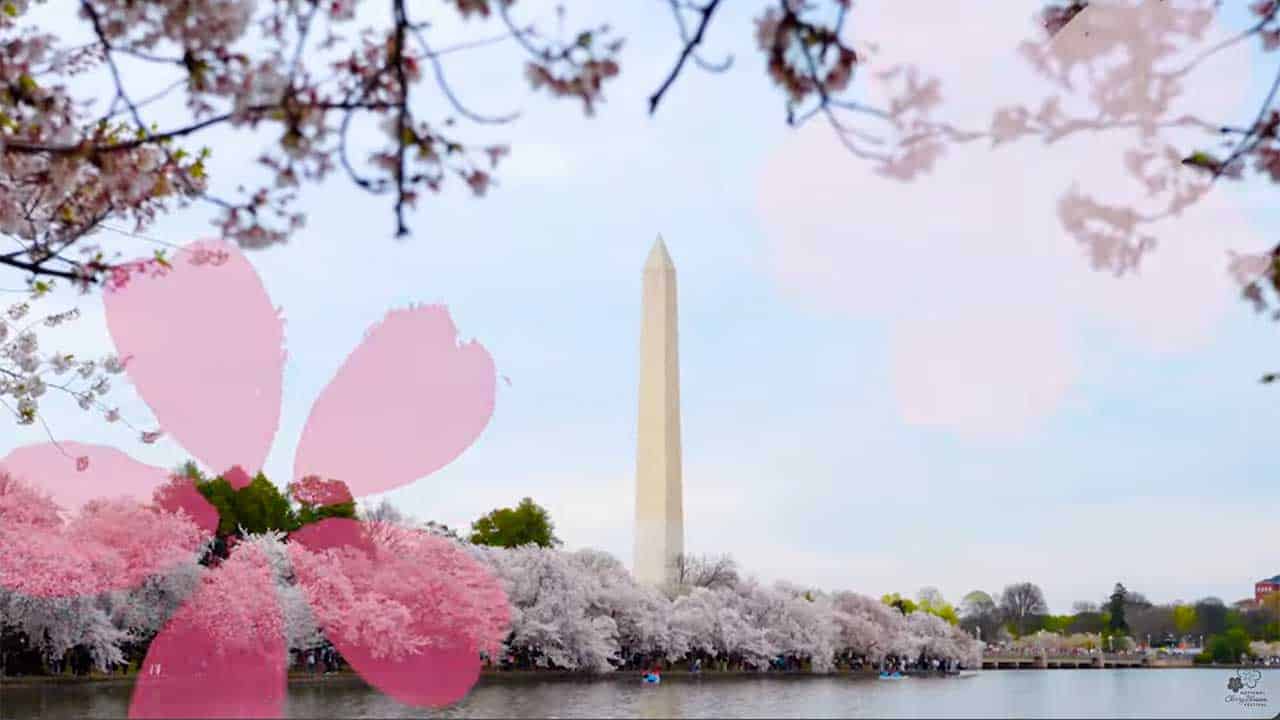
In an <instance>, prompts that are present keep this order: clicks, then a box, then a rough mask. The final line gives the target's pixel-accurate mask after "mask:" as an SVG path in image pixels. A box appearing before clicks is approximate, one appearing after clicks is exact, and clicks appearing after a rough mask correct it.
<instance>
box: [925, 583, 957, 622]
mask: <svg viewBox="0 0 1280 720" xmlns="http://www.w3.org/2000/svg"><path fill="white" fill-rule="evenodd" d="M916 600H917V601H918V607H919V609H920V610H923V611H924V612H927V613H929V614H930V615H937V616H938V617H940V618H942V619H943V620H946V621H947V622H948V623H951V624H952V625H958V624H959V623H960V616H959V615H958V614H956V609H955V607H954V606H952V605H951V603H949V602H947V601H946V600H945V599H943V597H942V593H941V592H940V591H939V590H938V589H937V588H934V587H927V588H922V589H921V590H920V592H919V593H917V594H916Z"/></svg>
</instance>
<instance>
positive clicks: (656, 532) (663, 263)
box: [633, 235, 684, 585]
mask: <svg viewBox="0 0 1280 720" xmlns="http://www.w3.org/2000/svg"><path fill="white" fill-rule="evenodd" d="M641 304H642V305H643V309H642V311H641V313H642V314H641V321H640V414H639V423H638V425H637V428H636V430H637V432H636V434H637V436H638V441H637V443H636V555H635V565H634V568H633V571H634V573H635V577H636V579H637V580H638V581H640V582H642V583H646V584H649V585H662V584H664V583H666V582H668V581H669V580H670V579H671V573H672V571H673V569H674V563H675V559H676V557H677V556H678V555H680V554H681V553H683V552H684V497H683V496H684V487H683V483H682V481H681V478H680V354H679V352H678V349H677V335H678V332H677V327H676V324H677V314H676V267H675V265H673V264H672V263H671V256H670V255H668V254H667V246H666V245H664V244H663V242H662V236H661V235H659V236H658V241H657V242H655V243H654V244H653V249H652V250H650V251H649V259H648V260H646V261H645V264H644V293H643V295H642V298H641Z"/></svg>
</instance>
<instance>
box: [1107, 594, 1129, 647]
mask: <svg viewBox="0 0 1280 720" xmlns="http://www.w3.org/2000/svg"><path fill="white" fill-rule="evenodd" d="M1127 596H1128V591H1127V590H1125V589H1124V585H1123V584H1121V583H1116V587H1115V589H1114V590H1112V591H1111V598H1110V601H1109V602H1108V603H1107V611H1108V614H1110V616H1111V617H1110V619H1109V620H1108V621H1107V629H1108V630H1110V631H1111V634H1113V635H1124V634H1126V633H1128V632H1129V623H1128V622H1126V621H1125V618H1124V605H1125V598H1126V597H1127Z"/></svg>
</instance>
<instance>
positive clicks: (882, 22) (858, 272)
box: [758, 0, 1265, 436]
mask: <svg viewBox="0 0 1280 720" xmlns="http://www.w3.org/2000/svg"><path fill="white" fill-rule="evenodd" d="M1201 4H1202V5H1203V3H1201ZM890 7H891V8H892V9H891V10H883V9H882V11H881V14H879V15H869V16H866V17H864V18H863V19H862V22H861V24H860V25H859V27H860V28H862V32H864V33H868V34H874V36H875V37H876V39H877V42H880V47H879V49H878V51H877V52H876V53H873V54H871V55H870V60H869V61H868V62H867V66H866V67H864V68H863V74H862V75H861V76H860V77H861V78H862V82H863V87H864V88H865V90H866V92H867V94H868V95H869V98H868V101H869V102H870V103H871V104H873V105H875V106H878V107H889V106H890V100H889V98H890V96H891V91H892V89H891V88H890V86H889V85H888V81H887V80H884V79H881V78H879V76H878V75H877V73H878V72H879V71H880V70H883V69H885V68H888V67H892V66H893V65H894V64H895V63H898V62H910V63H913V64H916V65H917V66H918V67H919V69H920V71H921V73H922V74H924V75H937V76H939V77H940V78H941V85H940V88H941V94H942V97H943V102H942V104H941V105H940V107H939V109H938V110H937V111H936V112H935V113H934V119H935V120H946V121H947V122H951V123H954V124H956V125H958V126H960V127H964V128H972V129H974V130H975V131H979V132H985V131H987V130H988V129H989V128H990V127H991V125H990V123H991V122H992V118H993V117H995V116H996V113H997V109H999V108H1004V107H1008V106H1010V105H1012V104H1017V105H1021V106H1024V107H1025V108H1027V109H1028V110H1029V112H1030V113H1031V115H1032V116H1035V115H1036V114H1038V113H1042V112H1045V113H1047V112H1049V111H1046V110H1045V108H1046V107H1047V108H1050V109H1051V110H1052V109H1053V108H1056V112H1060V113H1061V116H1060V117H1059V119H1057V120H1054V119H1052V118H1051V117H1050V116H1049V115H1044V116H1043V117H1041V118H1040V119H1032V120H1028V121H1027V122H1028V125H1027V127H1026V128H1024V132H1021V133H1019V132H1017V131H1014V132H1011V133H1006V134H1007V135H1008V139H1007V140H1005V141H1003V142H1001V143H993V142H991V141H990V140H989V139H982V140H976V141H972V142H967V143H958V144H956V143H953V144H950V145H948V146H947V147H945V148H944V155H943V157H942V158H941V159H940V161H939V162H938V164H937V166H936V167H935V168H933V169H932V171H930V172H928V173H926V174H924V175H923V176H920V177H917V178H916V179H914V180H912V181H910V182H901V181H897V180H892V179H888V178H886V177H883V176H880V175H878V174H876V173H875V172H874V168H873V167H872V165H871V163H870V162H869V161H867V160H864V159H860V158H857V157H854V156H853V155H852V154H851V153H848V152H847V151H845V150H843V148H842V146H841V145H840V144H839V141H838V139H837V138H836V137H835V135H834V133H833V131H832V130H831V128H830V127H828V126H826V125H824V124H821V123H819V122H816V121H815V122H813V123H811V124H810V125H809V126H807V127H806V128H804V129H802V130H801V131H799V132H797V133H795V134H794V135H793V136H792V137H791V138H789V139H788V141H787V142H785V143H784V144H783V145H782V146H781V147H779V148H778V149H777V151H776V152H775V153H774V155H773V157H772V158H771V159H770V161H769V162H768V164H767V166H766V168H765V171H764V174H763V176H762V178H761V182H760V191H759V192H760V194H759V200H758V209H759V213H760V220H761V224H762V226H763V229H764V231H765V234H766V238H767V242H768V252H769V255H770V261H771V263H772V269H773V273H774V276H775V278H776V280H777V281H778V283H779V284H780V285H781V287H782V288H783V289H784V290H786V291H788V292H790V293H792V294H794V295H797V296H799V297H803V298H807V299H808V300H810V301H812V302H815V303H817V304H819V305H821V306H822V307H824V308H832V309H836V310H839V311H842V312H844V313H846V314H847V315H849V316H850V317H851V318H853V319H855V320H859V321H865V320H866V319H868V318H876V319H882V320H885V321H887V322H888V323H889V324H890V338H891V339H890V342H889V344H890V347H889V353H890V356H891V358H892V361H893V369H892V371H891V373H892V383H893V386H894V389H895V397H896V398H897V402H898V407H899V412H900V415H901V417H902V419H903V420H904V421H905V422H907V423H910V424H914V425H926V426H939V427H945V428H949V429H952V430H955V431H957V432H959V433H961V434H965V435H995V436H1012V435H1017V434H1019V433H1022V432H1024V431H1026V430H1028V429H1029V428H1032V427H1034V426H1035V424H1036V423H1038V422H1040V421H1042V420H1044V419H1045V418H1048V417H1050V416H1051V415H1052V414H1053V413H1054V412H1055V410H1056V409H1058V408H1059V407H1060V405H1061V404H1062V403H1063V402H1064V401H1065V400H1066V399H1067V398H1069V397H1070V394H1071V392H1072V388H1073V387H1074V386H1075V385H1076V383H1077V381H1079V380H1081V379H1083V375H1082V373H1083V372H1084V368H1082V362H1081V361H1080V359H1079V358H1078V357H1077V355H1078V348H1079V347H1080V345H1081V343H1082V342H1084V339H1085V334H1086V333H1088V332H1093V331H1098V330H1101V331H1102V332H1104V333H1108V334H1109V336H1111V337H1114V338H1115V340H1116V347H1117V348H1119V349H1124V348H1133V349H1140V350H1154V351H1161V352H1181V351H1186V350H1190V349H1193V348H1195V347H1197V346H1199V345H1202V344H1204V343H1205V342H1207V341H1208V340H1209V339H1210V338H1212V336H1213V333H1214V331H1215V328H1216V325H1217V324H1218V322H1219V320H1220V319H1221V318H1222V316H1223V314H1224V313H1226V312H1228V311H1229V309H1234V307H1235V306H1236V305H1238V302H1237V300H1236V297H1237V295H1236V291H1235V289H1234V288H1233V287H1232V285H1231V281H1230V279H1229V278H1228V276H1227V273H1226V257H1227V256H1226V251H1227V249H1229V248H1236V249H1256V248H1259V247H1261V246H1262V245H1263V244H1265V243H1264V241H1263V240H1262V239H1261V238H1260V237H1259V235H1258V234H1257V233H1256V232H1255V231H1254V230H1253V229H1252V228H1251V226H1250V225H1249V222H1248V219H1247V217H1246V213H1245V209H1244V208H1243V207H1242V206H1241V205H1240V203H1239V202H1238V198H1237V197H1236V196H1235V195H1233V194H1230V193H1223V192H1218V191H1211V192H1209V193H1208V194H1203V188H1204V179H1203V176H1199V175H1195V174H1194V173H1195V171H1194V170H1191V169H1189V168H1185V167H1182V166H1181V165H1180V164H1179V160H1180V158H1181V157H1182V156H1183V155H1181V154H1178V153H1179V152H1183V153H1185V151H1187V149H1188V148H1195V147H1199V146H1200V145H1199V143H1205V142H1209V140H1206V139H1205V138H1206V136H1205V134H1204V133H1203V131H1202V130H1200V129H1195V130H1194V131H1189V130H1187V129H1186V128H1157V127H1156V124H1159V123H1169V122H1173V121H1176V120H1178V119H1180V118H1182V117H1184V116H1186V115H1188V114H1195V115H1199V116H1202V117H1208V118H1217V119H1220V118H1221V117H1222V115H1223V113H1227V112H1230V110H1231V109H1233V108H1235V107H1237V106H1239V105H1240V102H1241V98H1244V97H1245V96H1246V93H1245V90H1246V88H1247V86H1248V78H1249V76H1250V68H1249V65H1248V56H1247V53H1246V52H1245V51H1244V49H1243V48H1231V49H1229V50H1226V51H1223V52H1221V53H1218V54H1215V55H1212V56H1211V57H1209V58H1208V59H1207V60H1205V61H1203V62H1202V63H1201V64H1200V65H1197V66H1195V67H1194V69H1193V70H1191V71H1190V72H1188V73H1187V74H1185V75H1183V76H1181V77H1180V79H1178V80H1177V81H1176V82H1171V84H1170V85H1169V86H1168V87H1169V88H1172V90H1170V93H1171V94H1170V95H1167V96H1166V95H1162V94H1160V93H1153V92H1151V91H1150V89H1149V87H1148V85H1147V84H1144V83H1143V82H1139V80H1141V79H1142V77H1141V73H1142V72H1145V71H1148V70H1152V69H1156V70H1160V71H1162V72H1166V73H1168V72H1171V71H1172V68H1175V67H1179V66H1180V64H1183V65H1185V64H1186V63H1187V62H1188V59H1189V58H1190V57H1192V56H1194V54H1195V53H1198V52H1200V51H1201V50H1203V49H1204V48H1206V47H1208V46H1210V45H1211V44H1212V43H1214V42H1216V40H1217V39H1219V38H1220V37H1222V36H1223V35H1224V34H1225V32H1226V29H1225V28H1221V27H1216V26H1210V27H1209V28H1208V29H1207V30H1206V31H1205V32H1204V33H1203V34H1202V35H1201V36H1200V37H1197V38H1193V39H1187V38H1185V37H1181V38H1175V40H1176V42H1177V43H1180V45H1178V47H1180V49H1181V51H1180V53H1179V54H1177V55H1176V56H1173V57H1154V58H1148V57H1147V55H1144V53H1149V52H1150V48H1151V47H1153V46H1152V45H1151V44H1150V41H1152V40H1165V39H1167V38H1165V37H1163V36H1158V37H1153V36H1143V35H1141V34H1140V33H1139V31H1138V30H1137V29H1135V28H1147V27H1151V26H1155V27H1161V23H1165V24H1169V23H1173V22H1174V21H1177V22H1178V23H1182V24H1183V25H1185V24H1187V23H1190V22H1191V21H1190V20H1188V18H1192V19H1193V20H1194V19H1195V18H1198V17H1200V16H1197V15H1194V14H1190V15H1186V14H1184V15H1176V14H1175V15H1171V14H1170V13H1176V12H1184V11H1185V9H1186V7H1187V4H1185V3H1184V4H1183V5H1181V6H1179V9H1177V10H1168V9H1166V8H1165V6H1164V5H1163V4H1162V3H1158V2H1156V0H1145V1H1144V2H1133V3H1105V4H1099V3H1095V4H1093V5H1091V8H1090V10H1088V11H1086V13H1089V14H1088V15H1085V14H1082V15H1081V18H1082V19H1084V20H1085V21H1086V22H1084V24H1079V25H1078V24H1077V22H1079V21H1074V22H1073V24H1072V26H1069V27H1068V29H1067V30H1064V31H1063V32H1062V33H1061V34H1060V35H1059V36H1058V38H1057V39H1056V40H1055V43H1054V44H1053V45H1052V46H1048V49H1045V47H1044V46H1034V45H1033V46H1031V47H1039V50H1038V52H1039V53H1040V58H1041V61H1042V62H1047V63H1049V66H1050V67H1052V68H1053V69H1054V70H1055V71H1058V72H1060V75H1059V77H1060V79H1063V80H1064V81H1065V82H1066V83H1069V89H1068V86H1064V85H1059V84H1055V83H1054V82H1051V81H1049V80H1048V79H1047V78H1046V75H1045V74H1043V73H1042V72H1041V71H1038V70H1036V69H1035V68H1034V67H1033V66H1032V64H1031V63H1030V62H1028V60H1027V57H1029V54H1028V50H1027V49H1025V48H1024V49H1022V50H1019V49H1018V48H1019V45H1020V43H1022V42H1023V41H1024V40H1026V39H1027V38H1029V37H1034V35H1033V34H1032V33H1031V32H1030V30H1031V29H1032V28H1031V27H1030V26H1029V24H1028V23H1027V17H1026V16H1025V8H1023V9H1021V10H1016V9H1012V8H1004V9H1002V10H1000V11H996V10H994V9H993V11H992V12H993V13H994V15H995V17H994V18H993V19H992V21H991V22H990V23H972V22H970V26H969V27H968V30H967V31H964V32H959V31H955V30H952V29H950V27H949V26H947V24H948V23H950V22H952V21H953V20H955V21H957V22H958V21H959V19H957V18H949V17H948V13H953V12H958V13H964V14H965V15H971V14H972V13H971V12H970V11H969V10H967V9H960V8H947V7H946V5H945V4H942V5H940V4H938V3H924V2H913V3H894V4H892V5H891V6H890ZM983 15H984V19H985V15H986V13H985V11H984V13H983ZM857 19H858V18H855V20H857ZM931 23H932V24H936V25H938V27H937V28H933V29H932V30H931V29H930V28H932V25H931ZM944 26H947V27H946V29H945V30H944ZM1181 26H1182V25H1179V27H1181ZM1171 27H1172V25H1171ZM1073 28H1075V29H1074V30H1073ZM1081 28H1085V29H1089V28H1092V31H1091V32H1090V33H1086V32H1085V30H1082V29H1081ZM1103 31H1105V33H1110V35H1106V37H1109V38H1113V39H1115V40H1116V42H1115V47H1114V48H1110V46H1108V47H1109V48H1110V49H1109V50H1106V51H1105V52H1104V51H1103V50H1099V49H1098V48H1097V47H1095V45H1096V44H1097V42H1098V40H1097V38H1098V36H1099V35H1100V34H1105V33H1104V32H1103ZM1169 32H1170V33H1172V32H1173V31H1172V30H1171V31H1169ZM1091 53H1092V54H1091ZM1046 58H1047V59H1046ZM1144 58H1145V59H1144ZM1084 60H1087V61H1088V62H1087V63H1086V62H1081V61H1084ZM1086 66H1087V67H1086ZM1089 72H1092V73H1094V74H1093V75H1092V76H1090V75H1089V74H1088V73H1089ZM1153 95H1154V97H1152V96H1153ZM1045 98H1053V99H1054V103H1056V104H1050V105H1046V104H1045V103H1044V99H1045ZM1099 113H1101V115H1099ZM1067 117H1070V118H1071V120H1065V119H1062V118H1067ZM1099 117H1101V118H1102V119H1103V121H1104V122H1105V124H1107V128H1106V129H1105V130H1092V129H1091V130H1088V131H1083V132H1074V133H1073V132H1066V133H1065V134H1057V135H1055V134H1053V133H1051V132H1036V131H1033V128H1034V127H1035V126H1037V125H1042V126H1045V127H1049V126H1053V127H1058V128H1063V127H1065V128H1068V129H1069V128H1070V127H1073V126H1075V125H1076V124H1078V123H1081V122H1083V123H1085V124H1088V123H1089V122H1092V121H1094V120H1095V119H1097V118H1099ZM868 127H869V128H871V129H873V130H875V129H877V127H876V126H875V125H874V124H871V125H868ZM1211 139H1212V138H1210V140H1211ZM1178 197H1183V198H1186V197H1192V198H1193V199H1195V200H1196V201H1195V202H1178V201H1177V200H1176V198H1178ZM1144 238H1150V240H1144ZM1144 242H1148V243H1152V244H1154V246H1155V247H1154V249H1152V250H1149V251H1147V252H1145V253H1142V254H1141V257H1140V259H1139V262H1138V263H1137V267H1136V270H1135V269H1133V268H1130V271H1129V272H1128V273H1127V274H1126V275H1125V276H1124V277H1117V276H1116V274H1115V273H1112V272H1107V271H1106V270H1107V269H1108V268H1109V267H1114V266H1115V265H1116V264H1117V263H1120V262H1124V261H1127V260H1130V259H1132V257H1133V256H1134V254H1135V253H1133V249H1134V248H1136V247H1139V246H1141V245H1142V244H1143V243H1144ZM1126 253H1128V254H1126ZM1099 268H1102V269H1099Z"/></svg>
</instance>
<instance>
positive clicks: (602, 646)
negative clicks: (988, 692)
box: [469, 546, 980, 672]
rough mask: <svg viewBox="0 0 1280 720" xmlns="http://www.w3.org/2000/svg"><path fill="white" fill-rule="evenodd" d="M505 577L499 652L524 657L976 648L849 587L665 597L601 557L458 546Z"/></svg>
mask: <svg viewBox="0 0 1280 720" xmlns="http://www.w3.org/2000/svg"><path fill="white" fill-rule="evenodd" d="M469 550H470V551H471V552H472V553H474V554H475V555H476V556H477V557H479V558H481V559H483V560H484V561H485V562H486V563H488V564H489V565H490V566H491V567H493V569H494V571H495V572H496V573H497V574H498V576H499V577H501V578H502V579H503V581H504V583H505V584H506V589H507V595H508V597H509V598H510V602H511V607H512V620H511V636H510V638H509V639H508V641H507V647H506V650H507V651H508V652H509V653H514V654H517V655H521V656H524V657H527V658H529V659H530V660H531V661H532V662H533V663H534V664H536V665H540V666H544V667H553V668H560V669H569V670H583V671H591V672H608V671H611V670H614V669H616V668H619V667H622V666H625V665H628V664H631V663H633V662H635V661H636V660H637V658H643V659H647V660H649V661H652V660H654V659H658V658H663V659H666V660H669V661H673V662H674V661H679V660H683V659H692V658H694V657H702V658H705V659H708V660H723V661H725V662H729V663H734V664H736V665H741V666H744V667H754V668H757V669H763V668H766V667H768V666H769V663H770V662H771V661H773V660H774V659H776V658H778V657H780V656H781V657H790V658H793V659H796V660H800V661H804V662H807V663H809V665H810V667H811V668H812V669H813V670H814V671H815V672H824V671H828V670H830V669H831V668H832V667H833V666H834V664H835V663H836V662H837V661H846V662H847V661H850V660H853V659H857V660H861V661H864V662H872V663H875V662H879V661H881V660H883V659H884V658H886V657H890V656H893V657H898V658H910V659H912V660H914V659H916V658H919V657H921V656H928V657H934V658H939V659H950V660H953V661H958V662H965V663H969V664H973V663H975V662H976V661H977V659H978V653H979V652H980V647H979V645H978V643H977V642H976V641H975V640H973V639H972V638H970V637H968V636H967V635H965V634H964V633H963V632H962V631H961V630H960V629H958V628H956V627H953V626H951V625H950V624H948V623H947V622H946V621H945V620H943V619H941V618H939V617H937V616H935V615H931V614H928V613H923V612H916V613H912V614H910V615H903V614H902V613H901V612H899V611H898V610H896V609H894V608H892V607H889V606H887V605H885V604H883V603H882V602H880V601H879V600H876V599H874V598H870V597H867V596H864V595H859V594H857V593H851V592H836V593H825V592H819V591H815V590H805V589H802V588H799V587H796V586H793V585H789V584H786V583H778V584H776V585H773V586H768V585H764V584H761V583H759V582H758V581H755V580H752V579H746V580H741V581H738V582H736V583H733V584H726V585H722V586H718V587H716V588H705V587H695V588H686V589H677V590H676V591H675V592H674V593H671V594H668V593H666V592H664V591H660V590H658V589H655V588H651V587H647V586H643V585H640V584H638V583H636V582H635V580H634V579H633V578H632V577H631V574H630V573H629V572H628V571H627V570H626V568H625V567H623V565H622V564H621V563H620V562H619V561H618V560H617V559H616V558H614V557H612V556H611V555H609V554H607V553H604V552H601V551H597V550H580V551H577V552H565V551H561V550H556V549H550V548H539V547H535V546H525V547H521V548H515V549H502V548H488V547H481V546H469Z"/></svg>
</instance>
